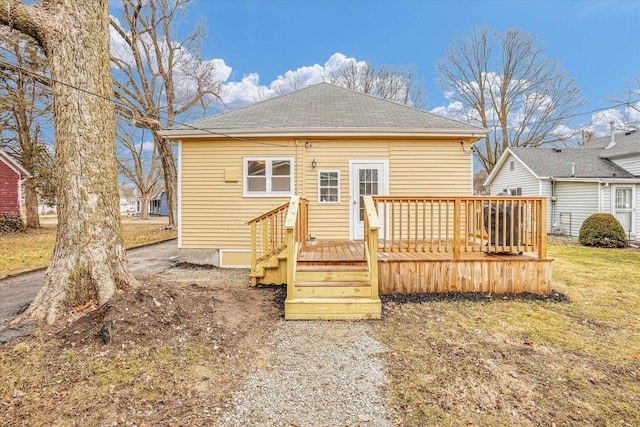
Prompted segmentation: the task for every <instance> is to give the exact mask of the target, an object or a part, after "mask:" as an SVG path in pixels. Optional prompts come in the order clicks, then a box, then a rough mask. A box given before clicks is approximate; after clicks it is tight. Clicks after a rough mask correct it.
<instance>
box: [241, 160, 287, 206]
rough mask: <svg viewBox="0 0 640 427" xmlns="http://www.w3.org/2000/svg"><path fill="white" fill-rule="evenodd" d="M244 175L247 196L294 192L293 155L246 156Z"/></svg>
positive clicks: (278, 195) (275, 195) (281, 194)
mask: <svg viewBox="0 0 640 427" xmlns="http://www.w3.org/2000/svg"><path fill="white" fill-rule="evenodd" d="M243 175H244V195H245V196H249V197H251V196H253V197H281V196H291V195H292V194H293V157H245V158H244V174H243Z"/></svg>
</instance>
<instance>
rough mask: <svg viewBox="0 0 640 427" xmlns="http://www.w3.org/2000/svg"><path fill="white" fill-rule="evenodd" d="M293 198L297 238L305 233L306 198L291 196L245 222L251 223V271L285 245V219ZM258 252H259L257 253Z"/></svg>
mask: <svg viewBox="0 0 640 427" xmlns="http://www.w3.org/2000/svg"><path fill="white" fill-rule="evenodd" d="M294 199H295V201H296V202H295V203H296V211H298V210H299V211H300V215H298V217H299V219H298V221H299V222H300V227H297V229H296V230H297V233H298V234H297V235H296V236H297V238H298V239H299V238H300V236H305V237H306V235H307V200H306V199H300V197H299V196H293V197H292V198H291V200H290V201H288V202H287V203H285V204H283V205H281V206H278V207H277V208H275V209H272V210H270V211H269V212H267V213H264V214H262V215H260V216H259V217H256V218H254V219H252V220H251V221H249V222H247V224H249V225H251V272H252V273H255V271H256V267H257V265H258V263H259V262H260V261H264V260H267V259H269V258H270V257H272V256H274V255H277V254H279V253H281V252H282V251H283V250H284V249H285V248H286V247H287V230H286V219H287V218H288V211H289V207H290V205H291V203H292V201H293V200H294ZM258 252H259V253H260V254H259V255H258Z"/></svg>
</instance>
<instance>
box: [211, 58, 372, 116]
mask: <svg viewBox="0 0 640 427" xmlns="http://www.w3.org/2000/svg"><path fill="white" fill-rule="evenodd" d="M354 65H355V66H356V67H358V68H363V67H365V66H366V62H364V61H357V60H356V59H355V58H349V57H347V56H346V55H344V54H342V53H339V52H336V53H334V54H333V55H331V56H330V57H329V59H327V61H326V62H325V63H324V65H320V64H313V65H307V66H302V67H299V68H297V69H295V70H288V71H286V72H285V73H283V74H281V75H279V76H278V77H277V78H276V79H275V80H273V81H271V82H269V83H268V84H260V76H259V74H257V73H251V74H247V75H244V76H243V77H242V80H241V81H239V82H237V81H230V82H229V81H227V79H224V83H223V84H222V100H223V101H224V103H225V105H226V106H227V107H228V108H237V107H241V106H243V105H247V104H252V103H254V102H257V101H261V100H264V99H268V98H271V97H273V96H276V95H281V94H284V93H288V92H291V91H293V90H296V89H300V88H304V87H307V86H310V85H314V84H317V83H320V82H323V81H325V80H327V79H328V78H329V77H332V76H338V75H340V74H341V73H342V72H343V70H345V69H346V68H347V67H352V66H354ZM230 74H231V73H230V72H229V75H230ZM227 77H228V76H227Z"/></svg>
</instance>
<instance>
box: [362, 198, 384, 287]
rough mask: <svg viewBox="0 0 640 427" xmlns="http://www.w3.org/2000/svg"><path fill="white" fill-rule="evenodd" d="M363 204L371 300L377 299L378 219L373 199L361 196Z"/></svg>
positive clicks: (365, 248) (365, 250) (365, 252)
mask: <svg viewBox="0 0 640 427" xmlns="http://www.w3.org/2000/svg"><path fill="white" fill-rule="evenodd" d="M363 202H364V242H365V243H364V254H365V258H366V260H367V265H368V267H369V279H370V280H371V299H378V298H379V295H378V230H380V219H379V217H378V210H377V209H376V205H375V203H374V202H373V197H371V196H363Z"/></svg>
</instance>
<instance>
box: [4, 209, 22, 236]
mask: <svg viewBox="0 0 640 427" xmlns="http://www.w3.org/2000/svg"><path fill="white" fill-rule="evenodd" d="M24 230H25V226H24V222H23V221H22V218H20V217H19V216H10V215H2V214H0V234H9V233H22V232H24Z"/></svg>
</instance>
